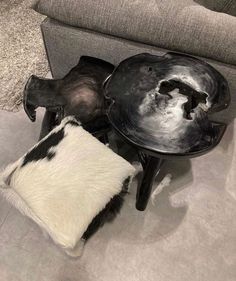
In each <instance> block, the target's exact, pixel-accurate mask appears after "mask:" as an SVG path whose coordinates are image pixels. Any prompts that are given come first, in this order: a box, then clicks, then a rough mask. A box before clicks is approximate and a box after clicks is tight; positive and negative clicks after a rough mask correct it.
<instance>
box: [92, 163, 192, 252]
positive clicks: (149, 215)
mask: <svg viewBox="0 0 236 281" xmlns="http://www.w3.org/2000/svg"><path fill="white" fill-rule="evenodd" d="M167 173H171V174H172V176H173V179H172V181H171V184H170V186H169V187H166V188H164V189H163V190H162V191H161V193H160V194H158V196H157V198H156V201H155V205H153V204H152V203H151V201H150V202H149V204H148V207H147V209H146V210H145V211H144V212H140V211H138V210H136V209H135V200H136V190H137V184H138V179H140V175H138V177H136V179H135V180H134V182H133V184H132V187H131V191H130V194H129V195H128V196H127V198H126V201H125V204H124V206H123V208H122V210H121V213H120V215H119V216H118V217H117V218H116V220H115V221H114V222H113V223H112V224H106V225H105V226H104V227H103V228H102V229H101V230H100V231H99V233H97V235H98V236H99V237H97V238H98V239H101V240H105V241H106V243H105V242H104V244H109V243H108V241H109V240H110V239H112V240H118V241H120V242H122V243H126V244H139V245H141V244H150V243H155V242H156V241H158V240H161V239H167V238H168V236H170V235H171V234H172V233H173V232H175V231H176V229H178V227H179V226H180V225H181V223H182V221H183V220H184V217H185V215H186V213H187V210H188V206H187V203H186V202H184V201H181V200H180V201H176V200H175V202H174V201H173V200H172V198H171V197H172V196H173V195H174V194H176V193H178V192H180V191H181V190H183V189H185V188H187V187H188V185H189V184H191V182H192V180H193V175H192V170H191V162H190V160H182V161H168V162H166V163H165V164H164V165H163V167H162V171H161V172H160V173H159V175H158V177H157V179H156V181H155V183H154V188H155V186H156V185H157V184H158V182H159V181H160V180H162V178H163V177H164V176H165V175H166V174H167ZM97 235H96V236H97ZM104 250H105V249H104Z"/></svg>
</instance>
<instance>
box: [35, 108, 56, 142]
mask: <svg viewBox="0 0 236 281" xmlns="http://www.w3.org/2000/svg"><path fill="white" fill-rule="evenodd" d="M55 119H56V112H51V111H48V110H46V112H45V115H44V117H43V122H42V125H41V131H40V136H39V140H41V139H42V138H44V137H45V136H46V135H47V134H48V133H49V132H51V130H52V129H53V127H54V126H55Z"/></svg>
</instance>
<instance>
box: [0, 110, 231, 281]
mask: <svg viewBox="0 0 236 281" xmlns="http://www.w3.org/2000/svg"><path fill="white" fill-rule="evenodd" d="M41 116H42V114H41ZM40 120H41V117H39V118H38V121H37V122H36V124H34V123H31V122H30V121H29V120H28V119H27V118H26V116H25V114H24V113H23V112H22V111H20V112H18V113H9V112H4V111H0V155H1V157H0V167H2V166H5V165H6V164H7V163H9V162H11V161H14V160H16V159H17V158H18V157H19V156H21V155H22V154H23V153H25V151H26V150H27V149H28V148H29V147H30V146H32V145H33V144H34V143H35V142H36V140H37V138H38V131H39V123H40V122H39V121H40ZM235 129H236V124H231V125H230V126H229V128H228V129H227V132H226V134H225V136H224V139H223V140H222V142H221V143H220V145H219V146H218V147H217V148H216V149H215V150H213V151H212V152H210V153H209V154H207V155H205V156H202V157H199V158H195V159H192V161H191V162H190V161H188V160H183V161H177V162H174V161H170V162H166V164H165V166H164V170H163V171H162V173H161V175H160V177H163V175H165V174H166V173H167V172H168V173H171V174H172V175H173V180H172V182H171V184H170V186H169V187H166V188H164V189H163V190H162V192H161V193H160V194H159V195H158V196H157V198H156V201H155V202H154V204H152V203H150V204H149V206H148V208H147V210H146V211H145V212H138V211H137V210H135V207H134V206H135V193H136V186H137V179H135V181H134V183H133V185H132V188H131V193H130V194H129V195H128V196H127V198H126V201H125V205H124V207H123V209H122V211H121V213H120V215H119V216H118V217H117V219H116V220H115V221H114V222H113V223H110V224H106V225H105V226H104V227H103V228H102V229H101V230H100V231H99V232H97V233H96V234H95V235H94V237H93V238H92V239H91V240H90V241H89V242H88V243H87V244H86V246H85V250H84V254H83V256H82V257H81V258H80V259H72V258H69V257H68V256H66V255H65V254H64V253H63V252H62V251H61V250H60V249H59V248H58V247H57V246H55V245H54V244H53V243H52V241H50V240H46V239H45V238H44V236H43V235H42V233H41V231H40V229H39V228H38V227H37V225H36V224H35V223H33V222H32V221H31V220H29V219H28V218H26V217H24V216H22V215H21V214H20V213H19V212H18V211H17V210H15V209H14V208H13V207H11V206H10V205H9V204H8V203H7V202H6V201H5V200H4V199H3V198H1V197H0V281H90V280H91V281H94V280H96V281H111V280H112V281H121V280H122V281H223V280H224V281H235V280H236V219H235V217H236V184H235V183H236V154H235V145H236V144H235V140H234V139H235ZM156 184H157V182H156V183H155V185H156Z"/></svg>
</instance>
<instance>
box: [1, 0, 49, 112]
mask: <svg viewBox="0 0 236 281" xmlns="http://www.w3.org/2000/svg"><path fill="white" fill-rule="evenodd" d="M32 3H33V1H32V0H1V1H0V27H1V28H0V58H1V60H0V89H1V91H0V109H5V110H9V111H17V110H18V109H19V108H21V103H22V92H23V89H24V85H25V82H26V81H27V79H28V77H29V76H30V75H31V74H36V75H39V76H45V74H46V73H47V72H48V64H47V59H46V54H45V50H44V46H43V39H42V36H41V31H40V23H41V22H42V21H43V19H44V18H45V17H44V16H42V15H40V14H38V13H36V12H35V11H33V10H32V9H31V5H32Z"/></svg>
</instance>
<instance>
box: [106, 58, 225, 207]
mask: <svg viewBox="0 0 236 281" xmlns="http://www.w3.org/2000/svg"><path fill="white" fill-rule="evenodd" d="M105 95H106V97H107V98H109V99H110V107H109V109H108V112H107V114H108V118H109V121H110V123H111V125H112V127H113V128H114V129H115V131H116V132H117V133H118V134H119V135H120V136H121V137H122V138H123V139H124V140H126V141H127V142H128V143H129V144H131V145H132V146H134V147H135V148H136V149H137V153H138V155H139V158H140V162H141V164H142V166H143V179H142V182H141V185H140V186H139V187H138V190H137V201H136V208H137V209H138V210H141V211H142V210H145V208H146V206H147V203H148V200H149V196H150V193H151V190H152V184H153V181H154V179H155V176H156V174H157V172H158V171H159V169H160V167H161V164H162V162H163V161H164V160H165V159H178V158H183V157H185V158H191V157H196V156H200V155H203V154H205V153H207V152H208V151H210V150H211V149H213V148H214V147H215V146H216V145H217V144H218V143H219V142H220V140H221V138H222V136H223V134H224V131H225V129H226V125H225V124H221V123H218V122H214V121H213V120H212V119H211V113H213V112H217V111H220V110H222V109H224V108H226V107H227V106H228V105H229V102H230V95H229V88H228V84H227V81H226V80H225V79H224V77H223V76H222V75H221V74H220V73H219V72H218V71H216V70H215V69H214V68H213V67H211V66H210V65H209V64H207V63H205V62H203V61H200V60H198V59H196V58H193V57H190V56H183V55H180V54H176V53H167V54H165V55H164V56H154V55H150V54H139V55H136V56H133V57H131V58H128V59H126V60H124V61H123V62H121V63H120V64H119V65H118V67H116V69H115V71H114V72H113V74H112V75H111V77H110V79H109V81H108V82H107V84H106V87H105Z"/></svg>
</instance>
